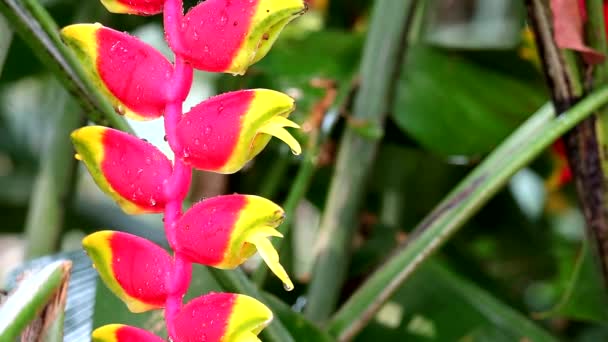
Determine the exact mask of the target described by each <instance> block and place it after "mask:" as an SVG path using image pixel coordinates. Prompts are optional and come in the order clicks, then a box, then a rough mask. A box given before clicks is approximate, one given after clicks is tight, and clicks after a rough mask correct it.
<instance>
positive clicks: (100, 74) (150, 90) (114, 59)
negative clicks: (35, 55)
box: [61, 24, 173, 120]
mask: <svg viewBox="0 0 608 342" xmlns="http://www.w3.org/2000/svg"><path fill="white" fill-rule="evenodd" d="M61 37H62V38H63V40H64V41H65V42H66V44H67V45H68V46H69V47H71V48H72V50H74V52H75V53H76V55H77V56H78V57H79V59H80V60H81V61H82V64H83V66H84V67H85V69H86V71H87V73H88V74H89V76H90V77H91V79H92V80H93V81H94V83H95V84H96V85H97V86H98V88H99V89H100V90H101V91H102V92H103V93H104V94H105V95H106V96H107V97H108V99H109V100H110V102H111V103H112V105H113V106H114V108H115V110H116V112H117V113H119V114H121V115H126V116H127V117H129V118H132V119H136V120H150V119H155V118H158V117H160V116H161V115H162V114H163V112H164V109H165V102H166V96H165V93H166V92H165V87H166V84H167V82H168V81H169V79H170V77H171V74H172V73H173V65H172V64H171V63H170V62H169V61H168V60H167V59H166V58H165V57H164V56H163V55H161V54H160V53H159V52H158V51H157V50H156V49H154V48H153V47H151V46H149V45H147V44H145V43H143V42H142V41H140V40H139V39H137V38H135V37H133V36H130V35H128V34H127V33H124V32H118V31H115V30H112V29H110V28H107V27H103V26H102V25H101V24H76V25H70V26H67V27H65V28H64V29H62V30H61Z"/></svg>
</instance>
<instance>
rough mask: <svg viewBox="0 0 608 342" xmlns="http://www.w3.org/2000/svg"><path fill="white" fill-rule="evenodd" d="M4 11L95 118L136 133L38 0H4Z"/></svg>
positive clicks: (1, 1) (1, 8) (1, 10)
mask: <svg viewBox="0 0 608 342" xmlns="http://www.w3.org/2000/svg"><path fill="white" fill-rule="evenodd" d="M0 13H2V14H3V15H4V16H5V18H6V19H7V20H8V22H9V23H10V24H11V27H12V28H13V29H14V30H15V32H17V34H19V35H20V36H21V38H22V39H23V40H24V41H25V42H26V43H27V44H28V45H29V47H30V48H31V50H32V52H33V53H34V54H36V55H37V56H38V58H39V59H40V61H41V62H42V63H44V64H45V65H46V66H47V67H48V68H49V69H50V70H51V71H52V72H53V73H54V74H55V76H57V78H58V79H59V81H60V82H61V83H62V84H63V86H64V87H65V88H66V89H68V91H70V92H71V93H72V95H73V96H74V98H75V99H76V100H77V101H78V102H79V103H80V105H81V107H82V109H83V110H85V112H86V113H87V115H88V116H89V118H90V119H91V121H94V122H96V123H98V124H100V125H104V126H109V127H114V128H117V129H120V130H123V131H126V132H130V133H132V130H131V127H129V125H128V124H127V122H126V121H125V120H124V118H123V117H121V116H119V115H118V114H116V112H115V111H114V108H113V107H112V105H111V104H110V103H109V102H108V100H107V99H106V98H105V97H104V96H103V95H102V94H101V92H100V91H99V90H98V89H97V88H96V86H95V85H94V84H93V83H92V82H91V80H90V79H89V77H88V76H87V75H86V72H85V71H84V69H83V68H82V66H81V65H80V62H79V61H78V59H77V58H76V57H75V56H74V54H73V53H72V51H70V50H69V49H68V48H67V47H66V46H65V44H63V43H62V42H61V39H60V37H59V34H58V27H57V24H56V23H55V22H54V21H53V18H51V16H50V15H49V13H48V12H47V11H46V10H45V9H44V8H43V7H42V6H41V5H40V4H39V3H38V2H37V1H35V0H23V1H19V0H0Z"/></svg>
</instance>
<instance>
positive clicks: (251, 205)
mask: <svg viewBox="0 0 608 342" xmlns="http://www.w3.org/2000/svg"><path fill="white" fill-rule="evenodd" d="M284 217H285V212H284V211H283V209H282V208H281V207H279V206H278V205H276V204H275V203H273V202H271V201H269V200H267V199H265V198H263V197H258V196H252V195H236V194H235V195H225V196H217V197H212V198H209V199H206V200H204V201H202V202H199V203H197V204H196V205H194V206H193V207H192V208H190V210H188V211H187V212H186V213H185V214H184V215H183V216H182V217H181V218H180V220H179V221H178V222H177V228H176V246H175V248H176V251H178V252H180V253H181V254H182V255H184V256H185V257H186V258H188V259H189V260H190V261H192V262H195V263H199V264H204V265H208V266H213V267H217V268H223V269H232V268H235V267H237V266H239V265H240V264H242V263H243V262H244V261H245V260H247V258H249V257H251V256H252V255H253V254H254V253H255V252H256V250H257V251H258V252H259V253H260V255H261V256H262V258H263V259H264V261H265V262H266V264H268V267H269V268H270V270H271V271H272V272H273V273H274V274H276V275H277V277H278V278H279V279H281V281H282V282H283V284H284V287H285V289H287V290H291V289H293V283H292V282H291V280H290V279H289V276H288V275H287V272H285V269H284V268H283V266H281V264H280V263H279V255H278V253H277V251H276V250H275V249H274V246H273V245H272V243H271V242H270V241H269V240H268V238H269V237H271V236H276V237H282V235H281V233H279V232H278V231H277V230H276V229H275V228H276V227H278V226H279V225H280V224H281V223H282V222H283V219H284Z"/></svg>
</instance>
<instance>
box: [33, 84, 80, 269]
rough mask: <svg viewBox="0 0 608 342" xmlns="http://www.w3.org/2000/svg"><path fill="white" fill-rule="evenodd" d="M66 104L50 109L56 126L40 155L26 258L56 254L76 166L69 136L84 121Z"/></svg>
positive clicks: (71, 106)
mask: <svg viewBox="0 0 608 342" xmlns="http://www.w3.org/2000/svg"><path fill="white" fill-rule="evenodd" d="M51 89H52V88H51ZM56 89H57V90H59V89H60V88H56ZM61 90H62V91H63V89H61ZM66 101H67V105H65V102H64V101H59V102H62V103H61V104H60V107H61V108H56V109H54V110H51V113H52V114H53V115H54V116H55V123H54V126H53V129H52V130H51V131H50V136H49V137H48V140H47V141H46V143H45V146H46V149H45V150H43V152H42V160H41V164H40V170H39V172H38V175H37V177H36V180H35V182H34V187H33V191H32V197H31V200H30V206H29V210H28V213H27V218H26V221H25V235H26V240H27V241H28V245H27V250H26V257H27V258H28V259H33V258H36V257H40V256H43V255H47V254H51V253H53V252H56V251H57V248H58V247H59V239H60V236H61V231H62V227H63V217H64V213H65V209H66V207H67V206H68V205H69V203H68V201H69V198H68V197H69V196H68V195H69V194H70V188H71V186H73V185H74V182H73V177H74V176H75V174H76V172H75V171H76V165H77V164H76V160H75V158H74V152H73V150H74V149H73V147H72V142H71V140H70V133H71V132H72V131H73V130H75V129H77V128H78V127H80V126H82V125H83V124H84V123H85V122H84V117H83V116H82V115H81V114H80V109H79V108H77V106H76V104H75V103H74V102H73V101H71V99H66Z"/></svg>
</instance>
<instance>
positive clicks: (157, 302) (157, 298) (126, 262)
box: [82, 230, 173, 312]
mask: <svg viewBox="0 0 608 342" xmlns="http://www.w3.org/2000/svg"><path fill="white" fill-rule="evenodd" d="M82 246H83V247H84V249H85V250H86V252H87V254H88V255H89V257H90V258H91V259H92V260H93V264H94V265H95V268H97V271H98V273H99V275H100V276H101V279H102V280H103V281H104V283H105V284H106V285H107V286H108V288H109V289H110V290H112V292H114V293H115V294H116V296H117V297H118V298H120V299H121V300H122V301H124V302H125V304H127V307H128V308H129V310H131V311H132V312H144V311H148V310H152V309H158V308H162V307H163V306H164V304H165V300H166V299H167V288H166V285H165V284H166V281H167V277H169V276H170V275H171V270H172V267H173V266H172V264H173V263H172V261H171V257H170V256H169V254H167V252H166V251H165V250H164V249H162V248H160V247H159V246H157V245H155V244H154V243H152V242H150V241H148V240H146V239H143V238H140V237H138V236H135V235H131V234H127V233H121V232H114V231H109V230H106V231H100V232H96V233H93V234H91V235H89V236H87V237H86V238H85V239H84V240H83V241H82Z"/></svg>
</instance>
